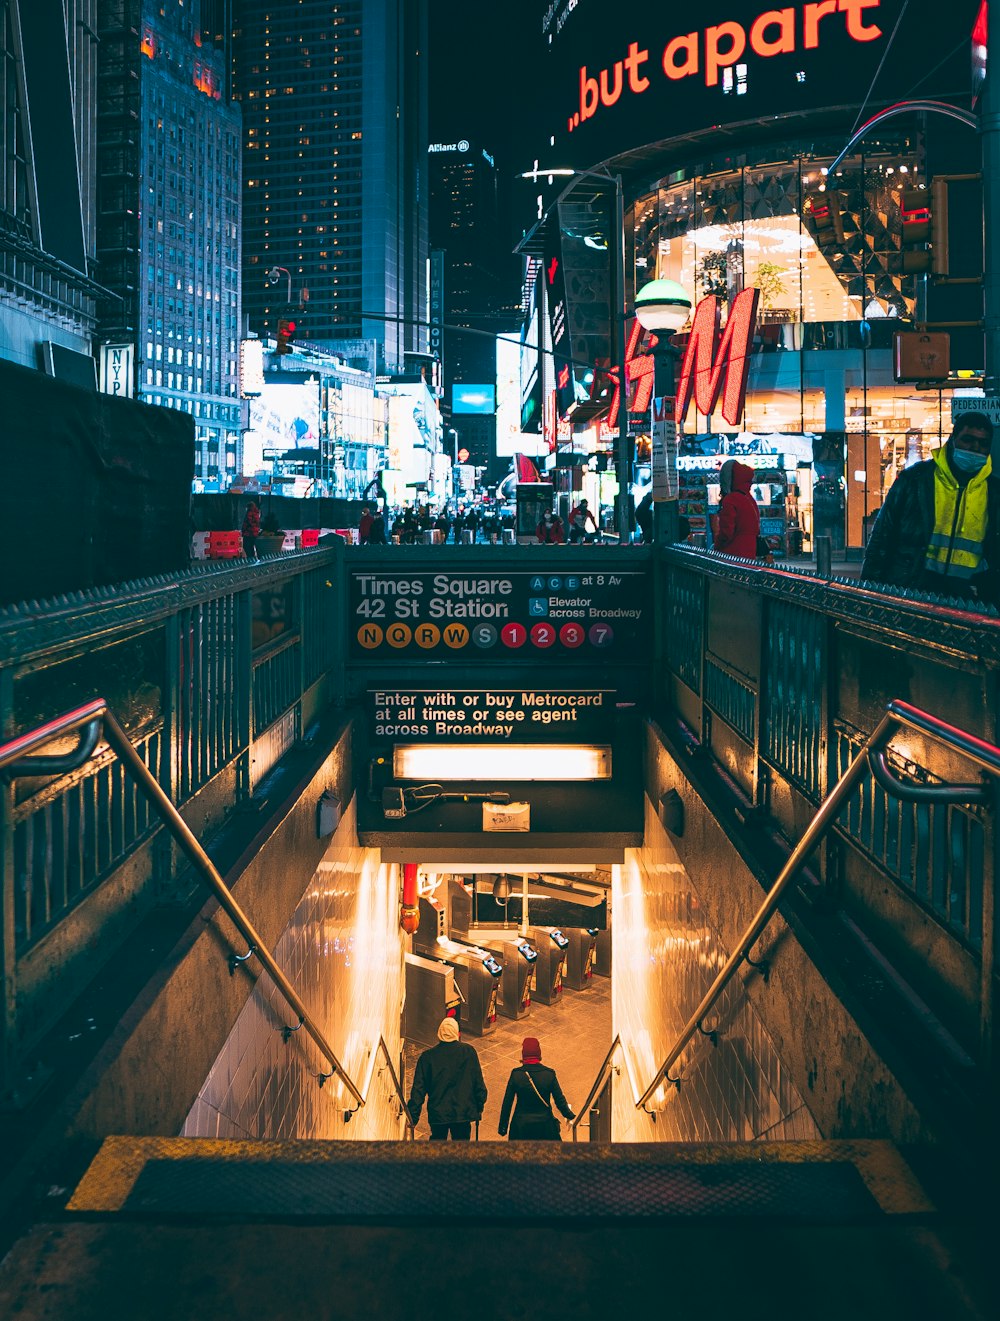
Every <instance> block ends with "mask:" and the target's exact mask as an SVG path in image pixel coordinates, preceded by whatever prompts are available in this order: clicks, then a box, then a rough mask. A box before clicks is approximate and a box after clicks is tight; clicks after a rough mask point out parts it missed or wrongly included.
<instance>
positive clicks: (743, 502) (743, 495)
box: [712, 463, 760, 560]
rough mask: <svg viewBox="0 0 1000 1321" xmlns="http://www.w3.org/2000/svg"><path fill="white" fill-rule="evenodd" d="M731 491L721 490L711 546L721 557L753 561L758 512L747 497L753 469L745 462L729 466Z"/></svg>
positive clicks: (757, 529) (758, 526)
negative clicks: (730, 556)
mask: <svg viewBox="0 0 1000 1321" xmlns="http://www.w3.org/2000/svg"><path fill="white" fill-rule="evenodd" d="M730 471H731V476H732V488H731V490H729V491H728V492H726V491H725V489H724V484H723V496H722V503H721V504H720V505H719V533H718V536H717V537H716V538H715V541H714V543H713V545H712V549H713V550H718V551H721V552H722V554H723V555H735V556H736V557H737V558H738V559H741V560H755V559H756V558H757V538H758V536H759V535H760V511H759V510H758V508H757V501H756V500H755V499H754V498H753V496H752V495H751V494H750V486H751V483H752V482H753V469H752V468H748V467H747V465H746V464H745V463H733V466H732V469H731V470H730Z"/></svg>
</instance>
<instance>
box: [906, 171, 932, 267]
mask: <svg viewBox="0 0 1000 1321" xmlns="http://www.w3.org/2000/svg"><path fill="white" fill-rule="evenodd" d="M899 221H900V237H899V257H900V270H901V271H902V273H903V274H904V275H913V274H922V273H924V272H926V271H929V270H930V269H931V260H932V259H931V251H930V248H929V247H928V246H927V245H928V244H929V243H930V238H931V198H930V194H929V193H928V191H927V189H926V188H901V189H900V192H899Z"/></svg>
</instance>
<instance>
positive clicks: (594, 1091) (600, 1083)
mask: <svg viewBox="0 0 1000 1321" xmlns="http://www.w3.org/2000/svg"><path fill="white" fill-rule="evenodd" d="M616 1050H620V1051H621V1052H622V1054H623V1055H624V1053H625V1047H624V1046H623V1045H622V1039H621V1036H620V1035H616V1036H615V1039H614V1041H612V1043H611V1049H610V1050H609V1051H608V1053H607V1055H605V1057H604V1063H603V1064H602V1065H601V1067H600V1068H599V1069H598V1071H597V1077H596V1078H595V1079H594V1085H593V1087H591V1089H590V1091H589V1092H588V1093H587V1099H586V1100H585V1101H584V1103H583V1105H581V1106H580V1109H579V1110H578V1111H577V1112H576V1118H575V1119H572V1120H570V1126H569V1127H570V1132H571V1133H572V1134H573V1141H574V1142H579V1140H580V1139H579V1137H578V1136H577V1129H579V1127H580V1125H581V1124H582V1123H583V1118H584V1115H589V1114H590V1111H591V1109H592V1107H593V1104H594V1102H595V1101H596V1100H597V1098H598V1096H600V1094H601V1090H602V1088H603V1087H604V1084H605V1083H606V1082H607V1080H608V1078H609V1077H610V1075H611V1067H612V1066H611V1061H612V1060H613V1059H614V1057H615V1051H616Z"/></svg>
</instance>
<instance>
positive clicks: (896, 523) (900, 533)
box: [861, 459, 1000, 602]
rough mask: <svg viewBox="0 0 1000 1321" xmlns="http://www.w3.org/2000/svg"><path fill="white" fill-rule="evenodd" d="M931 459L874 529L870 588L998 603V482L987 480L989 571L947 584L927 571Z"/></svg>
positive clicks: (867, 568)
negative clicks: (876, 585)
mask: <svg viewBox="0 0 1000 1321" xmlns="http://www.w3.org/2000/svg"><path fill="white" fill-rule="evenodd" d="M936 467H937V465H936V464H935V462H934V460H933V459H926V460H925V461H924V462H923V463H915V464H914V465H913V467H912V468H905V469H904V470H903V471H902V472H901V473H900V474H899V476H898V477H897V478H896V480H895V481H894V482H893V484H892V485H891V486H890V487H889V492H888V494H887V495H886V497H885V503H884V504H883V505H882V508H881V509H880V510H879V513H878V518H877V519H876V520H875V526H874V528H872V535H871V539H870V540H869V542H868V549H867V550H866V551H865V560H864V563H863V564H862V566H861V577H862V578H863V579H866V580H867V581H868V582H873V583H889V584H890V585H892V586H894V587H909V588H913V589H915V590H916V591H921V592H933V593H934V594H935V595H937V596H961V597H969V596H972V595H973V593H972V591H971V588H973V587H974V588H975V589H976V591H975V594H976V595H977V596H978V597H979V598H980V599H982V600H984V601H991V602H992V601H995V600H996V599H997V589H998V585H1000V522H998V520H1000V481H998V480H997V479H996V478H994V477H988V478H987V479H986V480H987V487H986V489H987V499H988V501H989V517H988V521H987V525H986V539H985V541H984V543H983V556H984V558H985V561H986V565H987V567H986V570H985V571H984V572H983V573H981V574H977V575H976V577H974V578H972V579H967V578H965V579H963V578H954V579H949V578H947V577H945V576H943V575H942V574H939V573H931V572H928V571H927V568H926V559H927V547H928V545H929V544H930V539H931V534H932V533H933V531H934V470H935V468H936Z"/></svg>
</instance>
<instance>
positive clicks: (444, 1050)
mask: <svg viewBox="0 0 1000 1321" xmlns="http://www.w3.org/2000/svg"><path fill="white" fill-rule="evenodd" d="M486 1096H487V1092H486V1083H485V1082H484V1081H483V1071H482V1068H481V1067H480V1064H479V1056H478V1055H477V1054H476V1051H475V1047H473V1046H467V1045H466V1044H465V1042H464V1041H439V1042H438V1044H437V1045H436V1046H432V1047H431V1048H430V1050H425V1051H424V1052H423V1054H422V1055H421V1056H420V1058H419V1059H418V1060H417V1067H416V1068H415V1069H414V1071H413V1086H412V1087H411V1088H410V1099H409V1101H408V1103H407V1107H406V1108H407V1110H409V1112H410V1118H411V1119H412V1120H413V1122H414V1124H416V1123H417V1121H418V1120H419V1119H420V1111H421V1109H422V1108H423V1104H424V1098H425V1097H426V1098H427V1119H428V1122H429V1123H431V1124H468V1123H471V1122H472V1121H473V1120H475V1119H480V1118H482V1114H483V1106H484V1105H485V1104H486Z"/></svg>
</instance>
